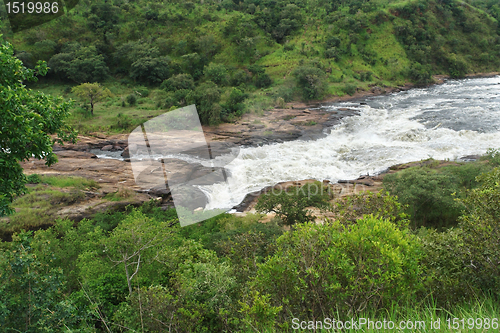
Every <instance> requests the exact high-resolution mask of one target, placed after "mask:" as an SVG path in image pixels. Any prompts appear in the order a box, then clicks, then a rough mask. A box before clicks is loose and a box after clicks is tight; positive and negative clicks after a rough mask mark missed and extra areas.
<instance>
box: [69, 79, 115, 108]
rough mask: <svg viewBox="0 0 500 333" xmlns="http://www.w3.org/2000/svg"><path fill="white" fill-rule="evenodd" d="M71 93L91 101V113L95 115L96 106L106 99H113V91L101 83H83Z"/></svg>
mask: <svg viewBox="0 0 500 333" xmlns="http://www.w3.org/2000/svg"><path fill="white" fill-rule="evenodd" d="M71 91H72V92H73V93H74V94H75V95H76V96H78V97H80V98H82V99H85V100H87V101H89V103H90V113H91V114H92V115H94V105H95V104H96V103H98V102H100V101H102V100H103V99H105V98H108V97H111V96H112V94H111V91H109V89H108V88H104V87H103V86H101V85H100V84H99V83H88V82H87V83H82V84H80V85H79V86H76V87H73V89H71Z"/></svg>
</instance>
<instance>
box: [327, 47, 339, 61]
mask: <svg viewBox="0 0 500 333" xmlns="http://www.w3.org/2000/svg"><path fill="white" fill-rule="evenodd" d="M324 55H325V58H326V59H335V60H337V59H338V57H339V51H338V50H337V48H336V47H330V48H328V49H326V50H325V53H324Z"/></svg>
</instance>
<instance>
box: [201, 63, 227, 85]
mask: <svg viewBox="0 0 500 333" xmlns="http://www.w3.org/2000/svg"><path fill="white" fill-rule="evenodd" d="M203 72H204V73H205V76H206V77H207V79H208V80H210V81H213V82H215V83H216V84H218V85H225V84H227V83H228V74H227V70H226V66H224V65H223V64H214V63H213V62H211V63H210V64H209V65H208V66H207V67H206V68H205V70H204V71H203Z"/></svg>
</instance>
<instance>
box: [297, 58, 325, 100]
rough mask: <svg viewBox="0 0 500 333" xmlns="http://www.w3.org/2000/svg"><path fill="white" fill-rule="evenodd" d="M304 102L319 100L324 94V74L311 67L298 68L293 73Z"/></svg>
mask: <svg viewBox="0 0 500 333" xmlns="http://www.w3.org/2000/svg"><path fill="white" fill-rule="evenodd" d="M292 75H293V76H294V77H295V79H296V82H297V86H298V87H299V88H300V89H301V90H302V96H303V98H304V99H305V100H311V99H319V98H321V97H323V95H324V94H325V92H326V88H327V86H326V82H325V72H324V71H323V70H321V69H319V68H317V67H313V66H309V65H307V66H299V67H297V68H296V69H295V70H294V71H293V72H292Z"/></svg>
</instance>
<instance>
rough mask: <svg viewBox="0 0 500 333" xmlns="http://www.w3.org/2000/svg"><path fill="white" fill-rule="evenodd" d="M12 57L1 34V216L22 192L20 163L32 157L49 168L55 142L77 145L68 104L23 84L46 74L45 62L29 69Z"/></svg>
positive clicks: (7, 211)
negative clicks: (67, 142) (68, 122)
mask: <svg viewBox="0 0 500 333" xmlns="http://www.w3.org/2000/svg"><path fill="white" fill-rule="evenodd" d="M13 54H14V51H13V48H12V45H11V44H10V43H8V42H4V41H3V40H2V36H1V35H0V119H1V123H0V174H1V175H2V177H0V215H5V214H8V213H11V212H12V210H11V209H10V208H9V205H10V203H11V202H12V199H13V198H14V196H15V195H21V194H23V193H24V192H25V189H26V188H25V186H24V184H25V183H26V176H25V175H24V174H23V169H22V167H21V166H20V165H19V162H22V161H25V160H28V159H29V158H30V157H35V158H38V159H45V160H46V164H47V165H48V166H50V165H52V164H54V163H55V162H57V158H56V155H55V154H54V153H53V152H52V145H53V144H54V142H59V143H61V144H62V143H63V141H72V142H76V133H75V132H74V131H73V130H72V129H71V127H70V126H69V125H67V124H66V122H65V119H66V118H67V117H68V116H69V108H70V105H71V103H70V102H64V101H63V100H62V98H54V97H51V96H49V95H46V94H44V93H41V92H35V91H32V90H30V89H28V88H26V86H25V85H24V84H23V82H25V81H36V80H37V77H36V76H37V75H45V74H47V65H46V63H45V62H43V61H39V62H38V64H37V65H36V66H35V68H34V69H28V68H26V67H24V66H23V64H22V62H21V60H19V59H17V58H15V57H14V56H13ZM51 134H56V138H55V139H51V137H50V135H51Z"/></svg>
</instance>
